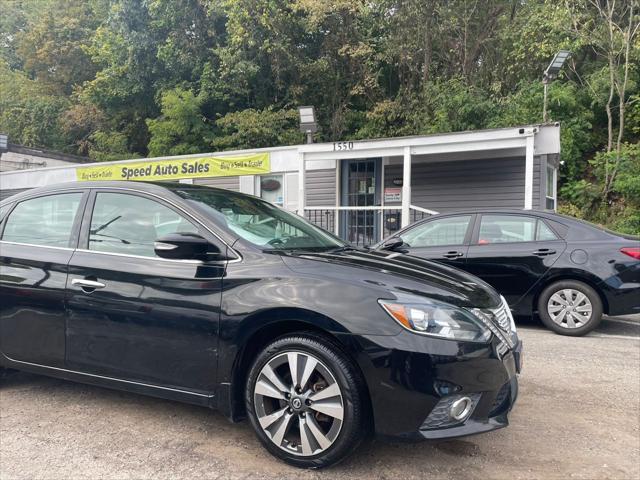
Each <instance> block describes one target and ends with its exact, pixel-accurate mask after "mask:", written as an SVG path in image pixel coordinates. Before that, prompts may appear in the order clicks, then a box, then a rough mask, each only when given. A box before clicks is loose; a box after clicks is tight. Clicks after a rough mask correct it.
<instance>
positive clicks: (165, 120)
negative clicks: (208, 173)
mask: <svg viewBox="0 0 640 480" xmlns="http://www.w3.org/2000/svg"><path fill="white" fill-rule="evenodd" d="M160 103H161V105H162V115H161V116H160V117H158V118H155V119H148V120H147V125H148V126H149V133H150V135H151V139H150V141H149V155H150V156H152V157H159V156H165V155H185V154H189V153H199V152H202V151H205V150H206V147H207V145H208V141H207V139H208V138H209V137H210V136H211V127H210V126H208V125H207V123H206V121H205V118H204V117H203V115H202V113H201V111H200V100H199V99H198V97H196V96H195V95H194V93H193V92H192V91H190V90H183V89H181V88H175V89H173V90H169V91H166V92H164V93H163V94H162V100H161V102H160Z"/></svg>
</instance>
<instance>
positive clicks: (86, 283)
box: [71, 278, 106, 291]
mask: <svg viewBox="0 0 640 480" xmlns="http://www.w3.org/2000/svg"><path fill="white" fill-rule="evenodd" d="M71 285H77V286H78V287H80V288H82V289H83V290H85V291H87V290H96V289H98V288H104V287H106V285H105V284H104V283H101V282H97V281H95V280H87V279H86V278H74V279H72V280H71Z"/></svg>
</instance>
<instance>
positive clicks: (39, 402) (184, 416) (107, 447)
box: [0, 316, 640, 480]
mask: <svg viewBox="0 0 640 480" xmlns="http://www.w3.org/2000/svg"><path fill="white" fill-rule="evenodd" d="M519 331H520V335H521V337H522V338H523V340H524V342H525V348H526V353H525V362H524V371H523V374H522V376H521V379H520V382H521V383H520V385H521V390H520V398H519V401H518V403H517V405H516V407H515V410H514V411H513V412H512V414H511V418H510V419H511V425H510V427H509V428H507V429H503V430H500V431H497V432H493V433H490V434H486V435H481V436H476V437H467V438H462V439H457V440H451V441H447V442H440V443H417V444H406V443H384V442H380V441H375V442H372V443H370V444H367V445H365V446H364V447H362V448H361V449H360V450H359V451H358V452H356V454H355V455H354V456H353V457H351V458H350V459H348V460H347V461H345V462H343V463H342V464H340V465H338V466H336V467H333V468H331V469H328V470H324V471H299V470H297V469H294V468H291V467H288V466H286V465H284V464H282V463H280V462H278V461H277V460H275V459H274V458H272V457H271V456H270V455H269V454H268V453H267V452H266V451H265V450H264V449H263V448H262V447H261V446H260V444H259V443H258V441H257V440H256V439H255V437H254V435H253V433H252V431H251V429H250V427H249V425H248V424H247V423H242V424H238V425H233V424H230V423H229V422H228V421H227V420H226V419H225V418H223V417H222V416H221V415H219V414H217V413H216V412H212V411H209V410H207V409H204V408H200V407H195V406H190V405H184V404H179V403H174V402H170V401H164V400H158V399H154V398H149V397H143V396H139V395H134V394H129V393H121V392H117V391H112V390H107V389H102V388H96V387H90V386H85V385H79V384H74V383H70V382H65V381H59V380H54V379H49V378H45V377H40V376H36V375H27V374H21V373H20V374H16V375H13V376H11V377H9V378H8V379H6V380H4V381H3V384H2V386H1V387H0V477H1V478H2V479H13V478H29V479H32V478H46V479H62V478H66V479H70V478H136V479H138V478H225V479H226V478H242V479H245V478H297V479H300V478H302V479H305V478H327V479H332V478H345V479H348V478H430V479H435V478H456V479H458V480H461V479H467V478H469V479H472V478H482V479H487V478H491V479H493V478H516V479H520V478H523V479H526V478H531V479H542V478H563V479H565V478H584V479H594V478H615V479H637V478H640V427H639V426H640V403H639V398H640V316H633V317H622V318H615V319H606V320H604V321H603V323H602V326H601V327H600V328H599V329H598V330H597V331H596V332H594V333H592V334H590V335H589V336H587V337H584V338H569V337H562V336H558V335H555V334H553V333H551V332H549V331H547V330H544V329H542V328H540V327H539V326H537V325H536V324H533V323H530V324H524V325H520V330H519ZM398 408H402V405H398Z"/></svg>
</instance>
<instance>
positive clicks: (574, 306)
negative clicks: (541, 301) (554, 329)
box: [547, 288, 593, 328]
mask: <svg viewBox="0 0 640 480" xmlns="http://www.w3.org/2000/svg"><path fill="white" fill-rule="evenodd" d="M547 312H548V313H549V316H550V317H551V320H553V321H554V322H555V323H556V324H558V325H559V326H561V327H562V328H580V327H583V326H584V325H586V324H587V323H588V322H589V320H591V316H592V314H593V305H591V301H590V300H589V297H587V296H586V295H585V294H584V293H582V292H581V291H579V290H574V289H572V288H565V289H562V290H558V291H557V292H555V293H554V294H553V295H551V297H550V298H549V301H548V302H547Z"/></svg>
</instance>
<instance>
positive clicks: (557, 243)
mask: <svg viewBox="0 0 640 480" xmlns="http://www.w3.org/2000/svg"><path fill="white" fill-rule="evenodd" d="M487 214H498V215H518V216H523V215H524V216H530V217H535V218H538V219H539V220H540V221H544V222H545V224H546V225H547V226H548V227H549V228H550V229H551V230H552V231H553V232H554V233H555V234H556V235H557V236H558V239H557V240H548V241H536V242H522V243H496V244H489V245H478V231H479V227H480V218H481V216H482V215H487ZM456 215H472V216H473V218H472V221H471V222H470V226H469V229H468V232H467V235H466V238H465V242H464V243H465V244H464V245H462V246H456V247H439V249H435V248H428V249H420V248H415V249H414V248H406V247H402V246H401V247H399V248H398V251H400V252H403V253H408V254H409V255H412V256H418V257H421V258H425V259H430V260H436V261H438V262H443V263H448V264H451V265H455V266H456V267H457V268H460V269H463V270H465V271H467V272H469V273H471V274H473V275H476V276H478V277H480V278H482V279H483V280H485V281H486V282H487V283H489V284H490V285H491V286H493V287H494V288H495V289H496V290H498V292H500V293H501V294H502V295H504V297H505V298H506V299H507V301H508V302H509V305H510V306H511V308H512V310H513V312H514V314H516V315H523V316H525V315H531V314H532V313H534V312H535V310H536V305H537V300H538V297H539V296H540V293H541V292H542V291H543V290H544V288H545V287H546V286H547V285H550V284H551V283H553V282H555V281H558V280H566V279H571V280H579V281H582V282H584V283H586V284H588V285H590V286H591V287H593V288H594V289H595V290H596V291H597V292H598V294H599V295H600V297H601V299H602V302H603V306H604V313H607V314H609V315H624V314H631V313H638V312H640V261H638V260H637V259H634V258H632V257H630V256H627V255H625V254H623V253H621V252H620V249H621V248H623V247H638V246H639V245H640V237H634V236H629V235H621V234H616V233H613V232H610V231H607V230H604V229H599V228H594V226H592V225H591V224H588V223H586V222H582V221H579V220H576V219H573V218H569V217H566V216H563V215H558V214H554V213H551V212H542V211H531V210H528V211H525V210H482V211H460V212H455V213H448V214H443V215H434V216H432V217H429V218H428V219H425V220H423V221H421V222H419V223H415V224H413V225H410V226H409V227H407V228H405V229H403V230H401V231H399V232H397V233H395V234H394V235H392V236H391V237H390V238H394V237H400V236H401V235H402V234H403V233H404V232H406V231H408V230H410V229H414V228H416V227H418V226H419V225H422V224H424V223H426V222H430V221H433V220H436V219H438V218H443V217H451V216H456ZM387 240H389V239H387ZM383 243H384V241H383V242H381V243H380V244H378V245H376V246H375V247H374V248H375V249H378V250H382V249H383V247H382V245H383ZM450 250H456V251H457V252H460V253H462V255H460V256H459V257H457V258H455V259H450V258H445V257H443V254H446V253H447V252H448V251H450ZM536 253H537V254H536Z"/></svg>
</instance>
